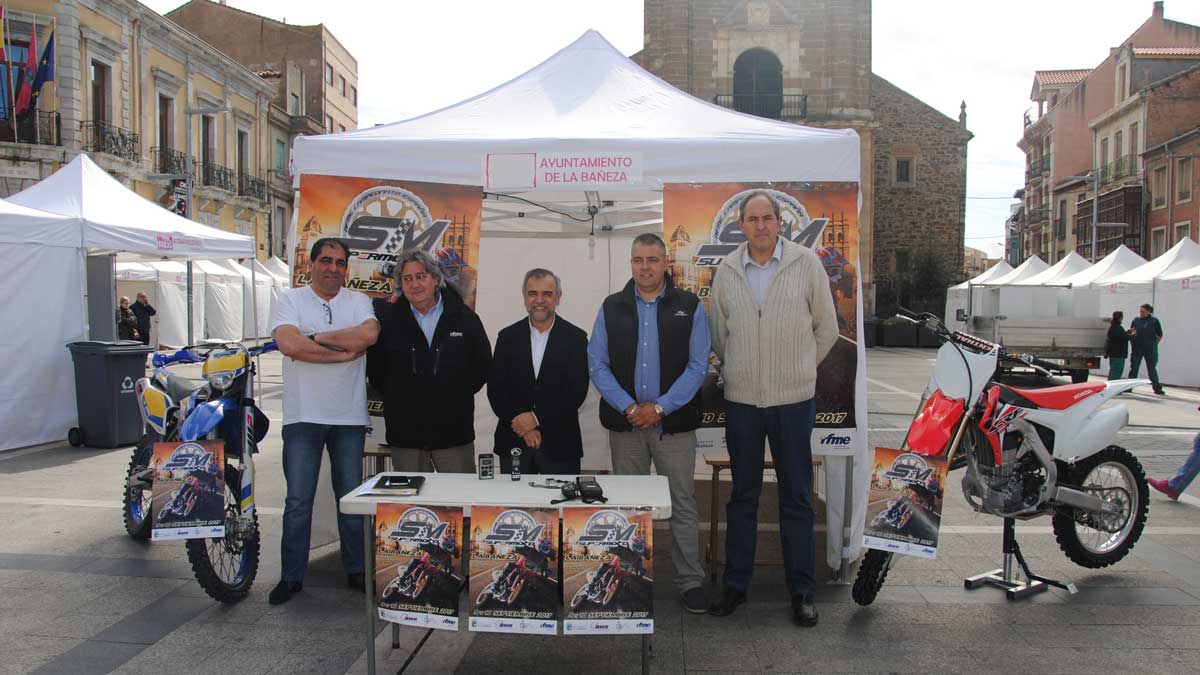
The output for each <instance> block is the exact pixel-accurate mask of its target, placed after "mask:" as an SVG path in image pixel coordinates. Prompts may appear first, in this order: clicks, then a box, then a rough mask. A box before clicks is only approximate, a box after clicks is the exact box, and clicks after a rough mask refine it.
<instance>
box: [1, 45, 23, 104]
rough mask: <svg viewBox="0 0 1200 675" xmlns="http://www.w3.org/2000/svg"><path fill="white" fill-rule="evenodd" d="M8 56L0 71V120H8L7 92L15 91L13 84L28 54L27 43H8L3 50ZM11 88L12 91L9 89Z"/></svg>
mask: <svg viewBox="0 0 1200 675" xmlns="http://www.w3.org/2000/svg"><path fill="white" fill-rule="evenodd" d="M5 52H6V53H7V54H8V64H7V66H6V67H4V68H3V69H0V87H3V88H2V89H0V92H3V93H0V113H2V114H0V118H2V119H4V120H8V118H9V114H8V108H9V104H10V101H9V97H8V92H9V91H13V90H15V89H16V86H15V85H14V84H10V83H15V82H17V81H18V80H19V79H20V73H21V70H22V69H23V68H24V64H25V60H26V58H27V56H28V54H29V43H28V42H17V41H15V40H14V41H12V42H9V43H8V48H7V49H6V50H5ZM9 87H12V89H9Z"/></svg>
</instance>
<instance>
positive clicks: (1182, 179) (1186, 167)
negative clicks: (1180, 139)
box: [1175, 157, 1192, 204]
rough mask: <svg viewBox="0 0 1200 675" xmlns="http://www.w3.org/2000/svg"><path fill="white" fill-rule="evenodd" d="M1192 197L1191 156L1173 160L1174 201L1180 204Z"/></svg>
mask: <svg viewBox="0 0 1200 675" xmlns="http://www.w3.org/2000/svg"><path fill="white" fill-rule="evenodd" d="M1191 199H1192V158H1191V157H1184V158H1183V159H1177V160H1175V201H1176V203H1180V204H1182V203H1183V202H1187V201H1191Z"/></svg>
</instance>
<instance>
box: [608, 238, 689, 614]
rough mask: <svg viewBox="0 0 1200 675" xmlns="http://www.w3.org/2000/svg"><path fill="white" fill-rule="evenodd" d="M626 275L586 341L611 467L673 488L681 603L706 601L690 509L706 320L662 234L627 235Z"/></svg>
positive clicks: (675, 556) (675, 558) (673, 526)
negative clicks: (671, 266)
mask: <svg viewBox="0 0 1200 675" xmlns="http://www.w3.org/2000/svg"><path fill="white" fill-rule="evenodd" d="M630 261H631V263H632V268H633V278H632V279H631V280H630V281H629V283H627V284H625V288H623V289H621V291H620V292H617V293H614V294H612V295H610V296H608V297H607V298H605V300H604V304H603V305H601V307H600V312H599V314H598V315H597V316H596V324H595V327H594V328H593V329H592V339H591V342H590V343H589V344H588V370H589V371H590V374H591V377H592V382H593V383H594V384H595V385H596V389H598V390H599V391H600V395H601V397H602V398H603V400H602V401H601V402H600V423H601V424H602V425H604V428H605V429H608V438H609V446H610V448H611V449H612V462H613V473H616V474H627V475H628V474H640V475H645V474H649V473H650V462H651V461H653V462H654V467H655V469H656V470H657V472H658V474H659V475H662V476H666V478H667V482H668V484H669V485H670V489H671V520H670V525H671V539H672V546H673V547H672V550H671V560H672V561H673V562H674V563H675V584H676V586H677V587H678V588H679V591H680V593H681V594H682V597H683V606H684V608H685V609H686V610H687V611H689V612H692V613H695V614H703V613H704V612H705V611H706V610H707V609H708V604H707V603H708V600H707V597H706V596H705V593H704V587H703V583H704V568H703V567H702V566H701V564H700V544H699V534H698V530H699V527H700V514H699V512H698V511H697V509H696V495H695V479H694V475H695V470H696V468H695V465H696V428H697V427H699V426H700V395H699V392H700V385H701V384H702V383H703V382H704V376H705V374H706V373H707V371H708V352H709V347H710V341H709V333H708V320H707V318H706V317H705V315H704V308H703V306H702V305H701V304H700V300H699V298H697V297H696V295H695V294H693V293H690V292H688V291H685V290H683V289H680V288H676V287H675V284H674V283H672V281H671V277H670V276H669V275H667V247H666V244H664V243H663V240H662V238H660V237H658V236H657V235H653V234H643V235H640V236H639V237H637V238H636V239H634V240H633V249H632V254H631V256H630Z"/></svg>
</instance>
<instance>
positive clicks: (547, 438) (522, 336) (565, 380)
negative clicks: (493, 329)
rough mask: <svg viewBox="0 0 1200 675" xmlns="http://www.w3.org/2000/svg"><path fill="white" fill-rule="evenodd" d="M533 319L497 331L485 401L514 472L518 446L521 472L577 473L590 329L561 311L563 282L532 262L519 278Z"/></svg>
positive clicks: (503, 458)
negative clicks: (486, 399) (494, 420)
mask: <svg viewBox="0 0 1200 675" xmlns="http://www.w3.org/2000/svg"><path fill="white" fill-rule="evenodd" d="M522 296H523V297H524V299H525V311H526V313H528V314H529V316H528V318H525V319H521V320H520V321H518V322H516V323H514V324H512V325H511V326H508V327H507V328H505V329H503V330H501V331H500V334H499V336H497V338H496V352H495V355H494V357H493V359H492V369H491V373H490V374H489V376H488V388H487V394H488V400H489V401H491V404H492V410H493V411H494V412H495V413H496V417H498V418H499V421H498V422H497V424H496V445H495V453H496V454H497V455H500V468H501V470H502V471H503V472H505V473H509V472H511V471H512V463H513V462H512V456H511V455H510V451H511V450H512V449H513V448H520V449H521V459H520V467H521V473H538V474H551V473H553V474H568V475H574V474H578V473H579V462H580V459H581V458H582V457H583V440H582V438H581V437H580V433H579V406H581V405H583V400H584V399H585V398H587V393H588V361H587V333H585V332H583V330H582V329H581V328H579V327H577V326H575V325H574V324H571V323H569V322H568V321H567V320H566V319H564V318H562V317H560V316H557V314H556V311H557V309H558V303H559V302H560V301H561V300H562V283H561V282H560V281H559V279H558V277H557V276H555V274H554V273H553V272H551V271H549V270H544V269H540V268H539V269H532V270H529V271H528V272H526V273H525V281H524V283H523V284H522Z"/></svg>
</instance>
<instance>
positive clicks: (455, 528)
mask: <svg viewBox="0 0 1200 675" xmlns="http://www.w3.org/2000/svg"><path fill="white" fill-rule="evenodd" d="M462 528H463V510H462V507H448V506H414V505H411V504H385V503H380V504H379V505H378V506H376V507H375V604H376V606H378V608H379V618H381V619H384V620H385V621H391V622H393V623H399V624H404V625H407V626H423V627H425V628H437V629H439V630H458V596H459V593H460V592H461V591H462V587H463V578H462V574H461V573H460V570H461V568H462V549H461V548H460V547H459V542H460V541H461V540H462Z"/></svg>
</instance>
